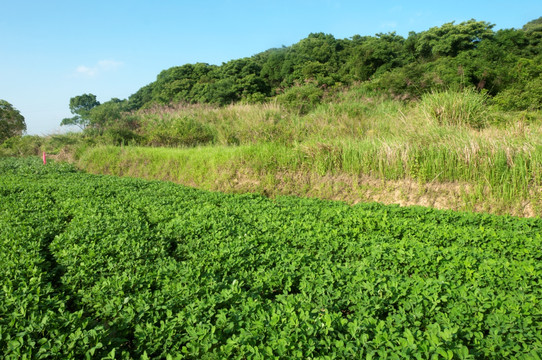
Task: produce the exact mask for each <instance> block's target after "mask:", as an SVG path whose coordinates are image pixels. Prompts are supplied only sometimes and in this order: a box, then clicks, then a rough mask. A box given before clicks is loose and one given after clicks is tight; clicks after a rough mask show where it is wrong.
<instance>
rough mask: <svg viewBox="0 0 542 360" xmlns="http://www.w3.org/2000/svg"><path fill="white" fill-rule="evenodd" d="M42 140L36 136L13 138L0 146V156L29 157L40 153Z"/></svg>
mask: <svg viewBox="0 0 542 360" xmlns="http://www.w3.org/2000/svg"><path fill="white" fill-rule="evenodd" d="M42 143H43V138H41V137H39V136H37V135H26V136H15V137H12V138H9V139H7V140H6V141H4V142H3V143H2V144H1V145H0V156H30V155H37V154H39V152H40V149H41V145H42Z"/></svg>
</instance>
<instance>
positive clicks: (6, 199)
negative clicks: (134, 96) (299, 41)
mask: <svg viewBox="0 0 542 360" xmlns="http://www.w3.org/2000/svg"><path fill="white" fill-rule="evenodd" d="M0 175H1V176H0V200H1V201H0V228H1V229H2V232H0V250H1V251H0V281H1V283H2V285H3V286H2V289H1V293H0V296H1V297H2V301H0V334H1V336H0V349H2V351H3V353H2V356H3V358H6V359H19V358H24V357H26V358H63V359H72V358H73V359H80V358H85V357H87V358H104V357H108V358H124V359H131V358H134V359H138V358H178V359H183V358H190V359H193V358H232V357H235V358H261V359H263V358H270V357H284V358H300V359H301V358H308V357H311V358H325V357H339V358H351V357H354V358H357V357H363V358H367V357H369V358H384V357H393V356H400V357H405V358H431V357H441V358H446V359H453V358H459V359H473V358H491V357H498V358H537V356H538V354H539V350H540V349H541V348H542V328H541V326H540V316H542V308H541V304H542V301H540V300H541V298H540V296H541V293H542V288H541V286H542V285H541V284H540V276H541V275H542V267H541V265H540V264H541V261H540V260H541V259H540V254H541V253H542V237H541V234H542V221H541V220H540V219H520V218H513V217H510V216H504V217H503V216H492V215H482V214H473V213H466V212H453V211H437V210H431V209H428V208H422V207H409V208H407V207H398V206H385V205H381V204H375V203H371V204H358V205H355V206H349V205H347V204H345V203H343V202H332V201H323V200H315V199H300V198H294V197H277V198H276V199H273V200H271V199H268V198H266V197H263V196H260V195H225V194H221V193H212V192H206V191H201V190H196V189H191V188H187V187H183V186H179V185H175V184H172V183H167V182H159V181H145V180H141V179H130V178H119V177H111V176H96V175H89V174H84V173H81V172H77V171H76V170H75V169H74V168H73V167H72V166H69V165H65V164H60V163H56V162H49V163H48V164H47V165H43V164H42V163H41V162H40V159H36V158H33V159H16V160H15V159H3V160H1V161H0Z"/></svg>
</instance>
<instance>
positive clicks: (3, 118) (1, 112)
mask: <svg viewBox="0 0 542 360" xmlns="http://www.w3.org/2000/svg"><path fill="white" fill-rule="evenodd" d="M25 130H26V123H25V121H24V117H23V116H22V115H21V113H20V112H19V110H17V109H15V108H14V107H13V105H11V104H10V103H9V102H7V101H6V100H2V99H0V143H2V142H4V141H5V140H7V139H9V138H10V137H14V136H20V135H22V134H23V133H24V131H25Z"/></svg>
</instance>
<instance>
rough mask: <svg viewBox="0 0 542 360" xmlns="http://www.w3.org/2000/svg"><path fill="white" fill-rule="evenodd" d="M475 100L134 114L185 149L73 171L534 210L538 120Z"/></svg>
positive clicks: (538, 182)
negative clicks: (298, 185) (413, 191)
mask: <svg viewBox="0 0 542 360" xmlns="http://www.w3.org/2000/svg"><path fill="white" fill-rule="evenodd" d="M485 100H486V99H485V97H484V95H480V94H478V93H476V92H474V91H470V90H467V91H465V92H462V93H454V92H442V93H433V94H428V95H426V96H424V97H423V98H422V99H421V100H420V101H419V102H414V103H404V102H400V101H395V100H390V99H388V98H386V97H382V96H379V95H377V94H374V93H370V92H367V91H366V90H364V89H350V90H348V91H344V92H339V93H336V94H334V95H333V97H331V98H329V99H327V100H324V101H323V102H322V103H321V104H320V105H318V106H316V107H315V108H314V109H313V110H312V111H310V112H309V113H308V114H305V115H300V114H299V113H298V112H290V111H288V110H285V109H284V108H282V107H281V106H280V104H278V103H270V104H256V105H242V104H238V105H231V106H227V107H224V108H215V107H209V106H201V105H182V106H179V107H176V108H171V107H169V108H157V109H153V110H152V111H150V110H147V111H146V112H142V113H140V114H138V115H137V116H139V117H140V123H141V128H140V131H141V135H142V136H146V137H147V139H164V138H165V137H169V139H172V138H177V139H185V140H186V139H190V141H189V143H186V144H185V143H184V142H181V144H184V145H185V147H184V148H177V149H165V148H147V147H137V146H136V147H134V146H125V147H123V148H118V147H111V146H107V147H100V148H95V149H92V150H91V151H88V152H87V153H86V154H85V155H84V156H83V157H82V158H81V166H83V167H85V168H88V169H91V170H94V171H98V172H101V171H105V172H110V173H114V174H124V175H132V176H145V177H148V178H161V179H167V180H172V181H177V182H182V183H186V184H189V185H194V186H202V187H206V188H212V189H221V187H220V186H222V188H228V189H230V190H231V189H234V188H235V186H234V184H231V183H229V182H231V181H234V180H233V179H236V178H238V177H239V176H238V175H239V174H240V173H246V174H250V176H251V177H253V178H254V179H255V181H256V180H257V181H260V182H261V181H262V179H267V178H270V180H269V181H271V182H272V181H276V178H277V176H280V174H281V173H285V172H295V173H298V174H316V175H318V176H325V175H329V174H331V175H340V174H347V175H349V176H358V177H363V176H370V177H372V178H376V179H382V180H408V181H415V182H417V183H420V184H434V183H462V184H465V189H467V190H465V199H464V201H465V204H466V203H467V202H471V203H476V202H482V203H483V202H488V204H489V205H488V207H490V206H491V204H490V203H496V202H499V203H500V204H501V205H502V206H501V207H503V206H504V207H506V206H508V205H510V206H511V204H515V205H514V206H523V205H522V204H525V203H529V206H531V207H535V208H542V195H541V193H542V117H541V116H540V114H539V113H530V114H529V116H528V117H525V116H523V115H522V114H514V113H500V112H497V111H496V110H494V109H493V108H491V107H490V106H489V105H487V104H486V101H485ZM191 132H192V135H189V134H190V133H191ZM194 134H199V135H198V136H196V135H194ZM198 139H200V140H201V139H204V140H202V141H200V140H198ZM161 141H163V140H161ZM158 142H159V141H158ZM151 143H152V141H151ZM174 143H175V141H174V140H171V143H168V144H166V145H170V146H172V145H173V144H174ZM195 145H196V147H193V146H195ZM186 146H192V147H189V148H186ZM277 174H279V175H277ZM271 178H272V179H271ZM273 179H275V180H273ZM216 184H221V185H220V186H219V187H217V185H216ZM268 185H269V184H268ZM256 190H261V188H259V189H256ZM268 190H269V189H267V190H266V191H268ZM383 191H385V189H384V190H383ZM301 193H302V191H301ZM507 204H508V205H507Z"/></svg>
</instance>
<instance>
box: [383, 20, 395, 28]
mask: <svg viewBox="0 0 542 360" xmlns="http://www.w3.org/2000/svg"><path fill="white" fill-rule="evenodd" d="M396 27H397V23H396V22H395V21H387V22H383V23H381V24H380V28H382V29H390V28H391V29H395V28H396Z"/></svg>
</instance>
